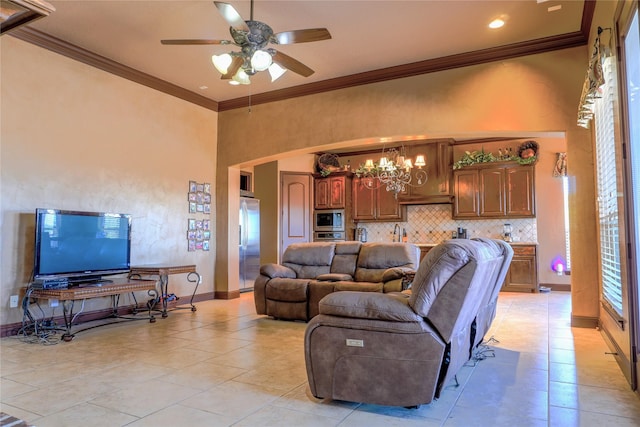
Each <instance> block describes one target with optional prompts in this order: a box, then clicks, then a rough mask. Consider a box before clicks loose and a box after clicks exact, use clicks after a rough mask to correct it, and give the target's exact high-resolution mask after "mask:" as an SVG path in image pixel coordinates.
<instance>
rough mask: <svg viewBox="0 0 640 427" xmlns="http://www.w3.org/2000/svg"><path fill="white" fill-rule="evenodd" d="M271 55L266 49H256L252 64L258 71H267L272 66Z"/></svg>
mask: <svg viewBox="0 0 640 427" xmlns="http://www.w3.org/2000/svg"><path fill="white" fill-rule="evenodd" d="M271 62H272V61H271V55H270V54H269V52H265V51H264V50H256V51H255V52H254V53H253V56H252V57H251V66H252V67H253V69H254V70H256V71H265V70H266V69H268V68H269V67H270V66H271Z"/></svg>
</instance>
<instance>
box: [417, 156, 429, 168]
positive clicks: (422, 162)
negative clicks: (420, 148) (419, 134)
mask: <svg viewBox="0 0 640 427" xmlns="http://www.w3.org/2000/svg"><path fill="white" fill-rule="evenodd" d="M415 164H416V166H417V167H418V168H420V169H422V167H423V166H426V165H427V163H426V162H425V160H424V155H422V154H418V155H417V156H416V163H415Z"/></svg>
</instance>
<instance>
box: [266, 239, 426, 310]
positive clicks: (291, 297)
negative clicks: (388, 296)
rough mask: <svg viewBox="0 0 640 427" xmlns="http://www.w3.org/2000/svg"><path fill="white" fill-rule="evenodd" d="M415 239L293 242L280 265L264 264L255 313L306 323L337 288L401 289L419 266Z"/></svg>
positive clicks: (383, 290) (364, 289) (359, 290)
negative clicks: (407, 240) (397, 240)
mask: <svg viewBox="0 0 640 427" xmlns="http://www.w3.org/2000/svg"><path fill="white" fill-rule="evenodd" d="M419 259H420V250H419V248H418V247H417V246H416V245H413V244H411V243H378V242H369V243H361V242H356V241H347V242H309V243H296V244H292V245H289V246H288V247H287V249H286V250H285V252H284V254H283V257H282V264H264V265H262V266H261V267H260V275H259V276H258V278H257V279H256V280H255V284H254V300H255V305H256V312H257V313H258V314H266V315H269V316H272V317H274V318H276V319H286V320H303V321H308V320H309V319H311V318H313V317H314V316H316V315H317V314H318V303H319V302H320V300H321V299H322V298H323V297H325V296H326V295H329V294H331V293H334V292H338V291H358V292H366V293H372V292H373V293H387V292H399V291H401V290H402V287H403V281H404V283H406V280H405V279H406V278H407V277H412V276H413V275H414V274H415V271H416V269H417V268H418V263H419Z"/></svg>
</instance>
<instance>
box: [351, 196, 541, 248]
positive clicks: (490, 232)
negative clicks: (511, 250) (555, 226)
mask: <svg viewBox="0 0 640 427" xmlns="http://www.w3.org/2000/svg"><path fill="white" fill-rule="evenodd" d="M507 222H508V223H510V224H511V226H512V228H513V232H512V235H513V241H514V242H537V241H538V230H537V222H536V219H535V218H521V219H483V220H478V219H476V220H454V219H452V218H451V205H415V206H407V221H406V222H398V223H397V224H398V225H399V226H400V232H402V229H404V230H406V232H407V238H408V241H409V242H413V243H439V242H441V241H443V240H446V239H450V238H451V235H452V232H453V231H455V230H457V228H458V227H462V228H466V229H467V237H490V238H493V239H500V238H502V226H503V225H504V224H505V223H507ZM358 225H359V226H360V227H363V228H366V229H367V238H368V241H370V242H389V241H392V239H393V229H394V225H395V223H393V222H361V223H359V224H358Z"/></svg>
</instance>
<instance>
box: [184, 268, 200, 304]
mask: <svg viewBox="0 0 640 427" xmlns="http://www.w3.org/2000/svg"><path fill="white" fill-rule="evenodd" d="M187 280H188V281H189V282H191V283H195V284H196V286H195V288H194V289H193V293H192V294H191V301H189V304H191V311H196V306H195V305H193V298H195V296H196V292H197V291H198V286H200V282H202V277H200V275H199V274H198V273H197V272H195V271H192V272H191V273H189V274H188V275H187Z"/></svg>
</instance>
